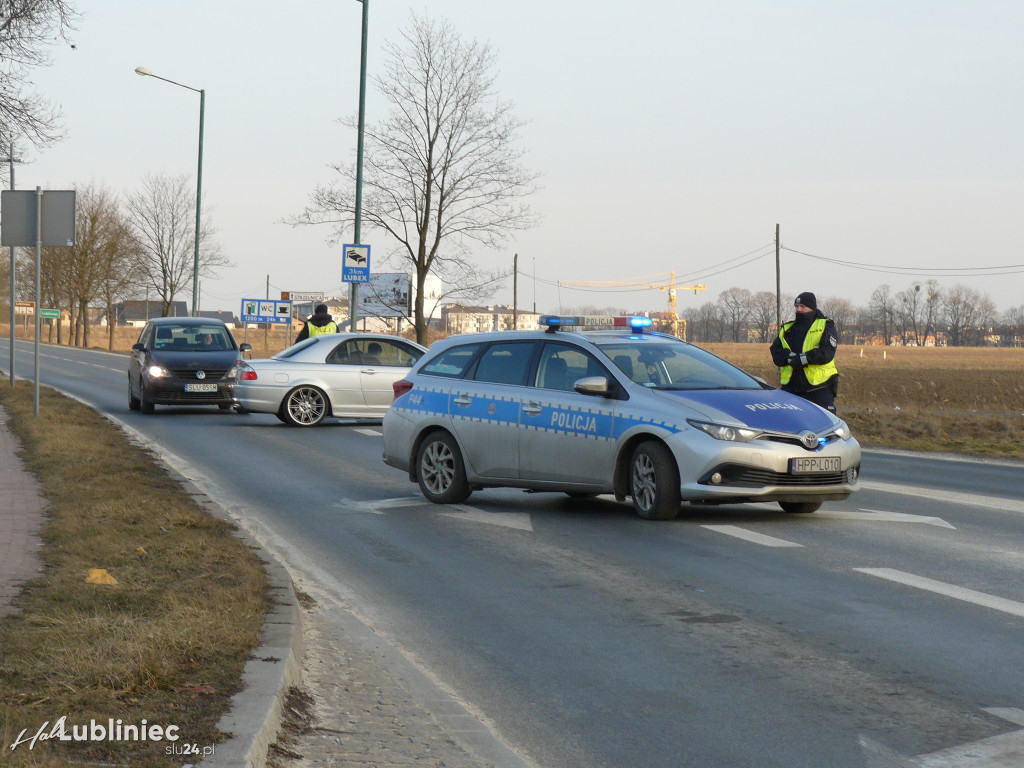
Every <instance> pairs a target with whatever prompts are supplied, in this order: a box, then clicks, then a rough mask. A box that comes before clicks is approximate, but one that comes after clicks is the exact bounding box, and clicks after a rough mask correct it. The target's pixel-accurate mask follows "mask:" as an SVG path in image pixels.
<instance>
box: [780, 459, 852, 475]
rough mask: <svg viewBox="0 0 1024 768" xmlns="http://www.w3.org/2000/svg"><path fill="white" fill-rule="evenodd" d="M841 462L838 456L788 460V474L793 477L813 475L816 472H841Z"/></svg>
mask: <svg viewBox="0 0 1024 768" xmlns="http://www.w3.org/2000/svg"><path fill="white" fill-rule="evenodd" d="M842 469H843V460H842V459H841V458H840V457H839V456H808V457H807V458H805V459H790V460H789V472H790V474H793V475H813V474H816V473H818V472H841V471H842Z"/></svg>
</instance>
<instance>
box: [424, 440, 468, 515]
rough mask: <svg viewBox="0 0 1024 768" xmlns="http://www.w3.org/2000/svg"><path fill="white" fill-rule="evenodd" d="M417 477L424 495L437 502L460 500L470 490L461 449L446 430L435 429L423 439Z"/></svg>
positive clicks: (463, 498) (444, 502)
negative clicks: (435, 430) (437, 430)
mask: <svg viewBox="0 0 1024 768" xmlns="http://www.w3.org/2000/svg"><path fill="white" fill-rule="evenodd" d="M416 478H417V480H418V481H419V485H420V490H421V491H422V492H423V495H424V496H426V497H427V500H428V501H432V502H434V503H435V504H458V503H460V502H463V501H465V500H466V499H468V498H469V494H470V493H471V489H470V487H469V483H468V482H467V481H466V465H465V464H464V463H463V461H462V451H460V450H459V445H458V443H456V442H455V438H454V437H452V436H451V435H449V434H448V433H447V432H432V433H431V434H429V435H427V437H426V438H425V439H424V440H423V443H422V444H421V445H420V449H419V451H418V452H417V454H416Z"/></svg>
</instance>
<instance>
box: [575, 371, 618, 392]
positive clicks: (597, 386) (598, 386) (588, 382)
mask: <svg viewBox="0 0 1024 768" xmlns="http://www.w3.org/2000/svg"><path fill="white" fill-rule="evenodd" d="M572 388H573V389H574V390H576V391H577V392H579V393H580V394H581V395H593V396H595V397H611V396H612V394H613V393H614V390H613V389H612V385H611V382H610V381H608V379H607V378H606V377H604V376H588V377H587V378H585V379H579V380H578V381H577V382H576V383H575V384H573V387H572Z"/></svg>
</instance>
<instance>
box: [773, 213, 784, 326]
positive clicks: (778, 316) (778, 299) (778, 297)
mask: <svg viewBox="0 0 1024 768" xmlns="http://www.w3.org/2000/svg"><path fill="white" fill-rule="evenodd" d="M775 330H776V331H781V330H782V270H781V268H780V266H779V225H778V224H776V225H775Z"/></svg>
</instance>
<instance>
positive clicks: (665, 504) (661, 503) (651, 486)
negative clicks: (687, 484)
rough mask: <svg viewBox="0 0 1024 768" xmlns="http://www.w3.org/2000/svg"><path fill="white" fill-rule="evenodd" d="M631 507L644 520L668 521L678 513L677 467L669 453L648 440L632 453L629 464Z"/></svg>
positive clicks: (661, 446)
mask: <svg viewBox="0 0 1024 768" xmlns="http://www.w3.org/2000/svg"><path fill="white" fill-rule="evenodd" d="M629 467H630V469H629V487H630V492H631V494H632V496H633V506H634V507H635V508H636V512H637V514H638V515H640V517H642V518H644V519H645V520H672V519H673V518H674V517H675V516H676V515H678V514H679V504H680V501H681V498H680V492H679V468H678V467H677V466H676V462H675V459H674V458H673V457H672V453H671V451H669V450H668V448H666V447H665V446H664V445H662V444H661V443H657V442H654V441H653V440H649V441H648V442H646V443H641V444H640V445H639V446H637V449H636V450H635V451H633V458H632V460H631V461H630V464H629Z"/></svg>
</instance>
